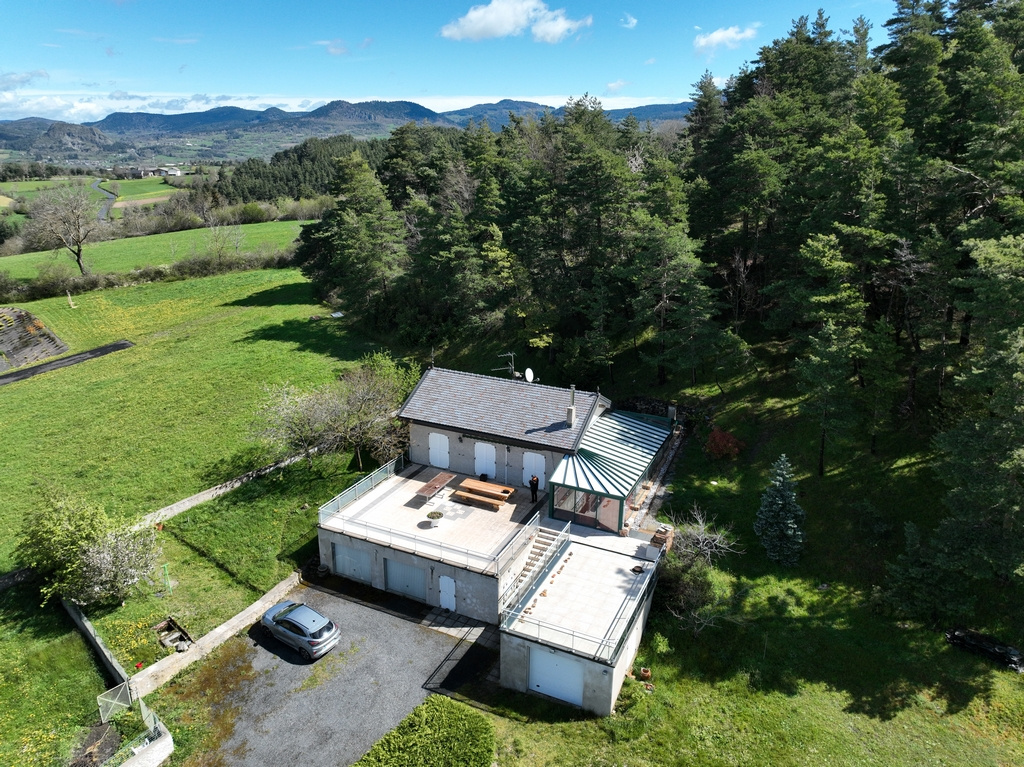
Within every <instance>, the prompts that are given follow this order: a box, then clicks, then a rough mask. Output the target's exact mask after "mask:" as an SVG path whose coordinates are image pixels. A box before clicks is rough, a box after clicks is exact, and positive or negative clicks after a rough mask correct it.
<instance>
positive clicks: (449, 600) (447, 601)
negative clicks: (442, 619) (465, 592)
mask: <svg viewBox="0 0 1024 767" xmlns="http://www.w3.org/2000/svg"><path fill="white" fill-rule="evenodd" d="M438 584H439V585H440V587H441V607H442V608H444V609H445V610H451V611H452V612H455V579H454V578H449V577H448V576H447V575H442V576H441V577H440V578H438Z"/></svg>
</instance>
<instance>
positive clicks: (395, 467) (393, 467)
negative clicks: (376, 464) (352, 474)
mask: <svg viewBox="0 0 1024 767" xmlns="http://www.w3.org/2000/svg"><path fill="white" fill-rule="evenodd" d="M404 468H405V458H403V457H402V456H398V457H397V458H395V459H394V460H392V461H388V462H387V463H386V464H384V465H383V466H381V467H380V468H379V469H377V470H376V471H375V472H373V473H372V474H368V475H367V476H365V477H363V478H362V479H361V480H359V481H358V482H356V483H355V484H354V485H352V486H351V487H349V488H348V489H346V490H343V491H342V492H340V493H338V494H337V495H336V496H334V497H333V498H332V499H331V500H329V501H328V502H327V503H325V504H324V505H323V506H321V507H320V512H319V523H320V524H321V525H322V524H323V523H324V522H326V521H327V520H328V519H330V518H331V517H333V516H334V515H335V514H337V513H338V512H339V511H341V510H342V509H344V508H345V507H346V506H348V505H349V504H350V503H352V502H353V501H355V500H356V499H358V498H361V497H362V496H364V495H366V494H367V493H368V492H370V491H371V490H373V489H374V488H375V487H377V485H379V484H380V483H381V482H385V481H386V480H388V479H390V478H391V477H393V476H395V474H397V473H398V472H400V471H401V470H402V469H404Z"/></svg>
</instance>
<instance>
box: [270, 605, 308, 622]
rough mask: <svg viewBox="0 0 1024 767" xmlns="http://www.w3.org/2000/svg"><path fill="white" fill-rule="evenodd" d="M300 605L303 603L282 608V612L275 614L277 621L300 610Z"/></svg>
mask: <svg viewBox="0 0 1024 767" xmlns="http://www.w3.org/2000/svg"><path fill="white" fill-rule="evenodd" d="M300 607H302V605H288V606H287V607H286V608H284V609H283V610H281V612H279V613H278V614H277V615H275V616H274V620H275V621H279V620H281V619H282V618H287V617H288V616H289V615H291V614H292V613H293V612H295V611H296V610H298V609H299V608H300Z"/></svg>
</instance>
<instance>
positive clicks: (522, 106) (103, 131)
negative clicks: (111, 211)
mask: <svg viewBox="0 0 1024 767" xmlns="http://www.w3.org/2000/svg"><path fill="white" fill-rule="evenodd" d="M691 106H692V103H691V102H682V103H679V104H652V105H649V106H642V107H634V108H632V109H609V110H605V111H606V113H607V114H608V116H609V117H610V118H611V119H612V120H613V121H616V122H617V121H619V120H623V119H625V118H626V117H627V116H628V115H630V114H632V115H634V116H635V117H636V119H637V120H639V121H640V122H641V123H647V122H649V123H651V124H652V125H653V126H658V125H661V124H663V123H666V122H678V121H682V120H684V119H685V118H686V113H687V112H688V111H689V109H690V107H691ZM563 111H564V107H559V108H557V109H556V108H553V107H549V106H545V105H543V104H537V103H534V102H531V101H513V100H510V99H504V100H502V101H499V102H498V103H496V104H477V105H476V106H472V107H469V108H467V109H457V110H453V111H450V112H434V111H433V110H430V109H427V108H426V107H424V106H421V105H420V104H416V103H413V102H410V101H364V102H359V103H350V102H348V101H332V102H330V103H328V104H325V105H324V106H322V107H320V108H319V109H315V110H313V111H311V112H286V111H284V110H282V109H277V108H274V107H272V108H270V109H265V110H262V111H258V110H251V109H242V108H240V107H216V108H214V109H209V110H206V111H205V112H187V113H183V114H174V115H161V114H151V113H147V112H114V113H113V114H110V115H107V116H106V117H104V118H103V119H102V120H98V121H96V122H87V123H82V124H81V125H77V124H74V123H66V122H61V121H57V120H48V119H45V118H41V117H26V118H23V119H21V120H0V150H7V151H8V152H9V153H10V154H11V159H29V160H40V161H47V162H57V163H71V164H80V165H85V166H103V165H113V164H133V163H139V162H161V163H163V162H182V163H187V162H195V161H202V162H210V161H215V160H238V159H246V158H248V157H264V158H269V157H270V156H271V155H273V154H274V152H277V151H280V150H281V149H286V148H288V147H290V146H294V145H295V144H297V143H299V142H300V141H302V140H304V139H307V138H310V137H314V136H315V137H319V138H326V137H328V136H336V135H338V134H342V133H347V134H350V135H353V136H357V137H360V138H373V137H385V136H387V135H388V134H390V132H391V131H392V130H393V129H394V128H396V127H398V126H399V125H404V124H405V123H408V122H417V123H420V124H427V125H438V126H445V127H452V128H462V127H465V126H466V125H468V124H469V122H470V121H473V122H475V123H481V122H484V121H486V122H487V124H488V125H490V127H491V128H492V129H494V130H498V129H500V128H501V127H502V126H504V125H505V124H507V123H508V120H509V113H512V114H515V115H517V116H519V117H533V118H539V117H541V116H542V115H543V114H544V113H545V112H550V113H551V114H552V115H554V116H556V117H557V116H559V115H561V114H562V112H563Z"/></svg>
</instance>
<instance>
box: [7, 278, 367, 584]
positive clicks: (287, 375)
mask: <svg viewBox="0 0 1024 767" xmlns="http://www.w3.org/2000/svg"><path fill="white" fill-rule="evenodd" d="M75 303H76V305H77V307H78V308H76V309H71V308H70V307H69V306H68V302H67V300H65V299H59V298H57V299H48V300H45V301H39V302H34V303H28V304H25V305H24V308H25V309H27V310H28V311H30V312H32V313H33V314H36V315H37V316H38V317H39V318H40V319H41V320H42V321H43V322H44V323H45V324H46V325H47V326H48V327H50V328H52V329H53V331H54V332H55V333H56V334H57V335H58V336H59V337H61V338H62V339H64V340H65V341H66V342H67V343H68V344H69V346H70V347H71V351H73V352H74V351H82V350H85V349H91V348H94V347H96V346H99V345H101V344H105V343H109V342H111V341H115V340H118V339H122V338H126V339H128V340H130V341H133V342H134V343H135V344H136V346H135V347H134V348H131V349H127V350H125V351H120V352H116V353H115V354H111V355H109V356H106V357H103V358H100V359H97V360H92V361H90V362H86V363H83V364H80V365H76V366H73V367H69V368H64V369H62V370H59V371H55V372H52V373H47V374H43V375H40V376H36V377H35V378H31V379H28V380H26V381H22V382H19V383H14V384H9V385H7V386H5V387H3V390H2V396H0V423H3V424H4V439H3V440H2V441H0V465H2V466H5V467H17V468H16V469H15V470H13V471H4V472H3V473H2V475H0V497H2V498H4V504H3V505H2V507H0V525H2V527H3V529H4V530H6V531H7V533H6V534H5V535H4V536H3V537H2V540H0V571H4V570H6V569H9V568H10V567H12V566H13V565H14V564H15V563H14V560H13V558H12V551H13V540H12V538H13V531H14V530H15V529H16V528H17V525H18V524H19V521H20V519H21V518H22V516H23V515H24V514H26V513H28V512H30V511H31V509H32V508H33V507H35V506H36V505H37V504H38V503H39V502H40V490H41V489H42V488H43V487H45V486H47V485H53V484H57V485H63V486H66V487H68V488H70V489H72V490H74V491H75V492H76V493H78V494H80V495H82V496H84V497H86V498H87V499H89V500H91V501H95V502H98V503H101V504H103V505H105V506H106V508H107V511H108V512H109V513H111V514H112V515H114V516H115V518H122V519H126V520H127V519H136V518H138V517H139V516H141V515H143V514H145V513H147V512H150V511H153V510H155V509H158V508H161V507H163V506H165V505H167V504H169V503H173V502H174V501H177V500H180V499H181V498H185V497H187V496H189V495H191V494H193V493H195V492H198V491H199V490H202V489H205V488H207V487H210V486H211V485H214V484H216V483H218V482H221V481H223V480H225V479H228V478H230V477H233V476H236V475H237V474H239V473H241V472H243V471H245V470H247V469H249V468H252V467H253V464H254V463H259V462H260V461H262V460H264V458H263V457H261V456H258V455H254V454H253V451H252V450H251V447H250V443H249V442H248V441H247V434H248V432H249V428H250V425H251V422H252V418H253V413H254V411H255V409H256V407H257V404H258V403H259V402H260V401H261V399H262V397H263V387H264V385H267V384H276V383H282V382H284V381H291V382H293V383H296V384H298V385H311V384H314V383H322V382H325V381H327V380H330V378H331V377H332V376H334V375H336V374H337V373H338V372H340V371H341V370H342V369H343V368H344V366H346V365H347V364H349V363H351V362H352V361H354V360H358V359H359V358H360V357H361V356H362V355H363V354H365V353H366V352H368V351H370V350H372V348H373V347H372V345H371V344H370V343H368V342H366V341H365V340H363V339H362V338H359V337H356V336H354V335H351V334H349V333H348V332H347V331H346V330H345V329H344V327H343V326H340V325H338V324H336V322H335V321H333V320H324V321H321V322H310V321H309V317H310V315H311V314H314V313H317V312H322V311H323V310H322V308H320V307H318V306H317V305H316V304H314V302H313V299H312V294H311V290H310V286H309V284H308V282H306V280H305V279H304V278H303V277H302V276H301V275H299V273H298V272H297V271H295V270H269V271H254V272H240V273H233V274H226V275H220V276H216V277H209V278H204V279H196V280H188V281H183V282H174V283H154V284H149V285H141V286H138V287H135V288H128V289H120V290H107V291H97V292H94V293H89V294H85V295H82V296H78V297H76V299H75Z"/></svg>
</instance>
